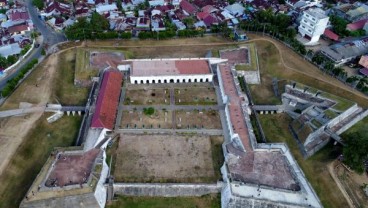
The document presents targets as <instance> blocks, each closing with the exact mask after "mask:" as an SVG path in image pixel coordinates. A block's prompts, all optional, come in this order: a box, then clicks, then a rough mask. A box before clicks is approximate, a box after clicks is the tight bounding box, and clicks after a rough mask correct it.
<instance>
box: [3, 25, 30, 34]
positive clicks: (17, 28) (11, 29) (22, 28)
mask: <svg viewBox="0 0 368 208" xmlns="http://www.w3.org/2000/svg"><path fill="white" fill-rule="evenodd" d="M25 30H28V26H27V25H15V26H11V27H9V28H8V31H9V33H15V32H22V31H25Z"/></svg>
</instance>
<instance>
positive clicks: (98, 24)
mask: <svg viewBox="0 0 368 208" xmlns="http://www.w3.org/2000/svg"><path fill="white" fill-rule="evenodd" d="M90 24H91V28H92V30H93V31H94V32H102V31H105V30H108V29H109V21H108V20H107V19H106V18H105V17H104V16H102V15H100V14H99V13H97V12H94V13H93V14H92V17H91V23H90Z"/></svg>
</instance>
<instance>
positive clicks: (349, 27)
mask: <svg viewBox="0 0 368 208" xmlns="http://www.w3.org/2000/svg"><path fill="white" fill-rule="evenodd" d="M367 21H368V19H363V20H359V21H357V22H353V23H350V24H347V25H346V29H347V30H350V31H355V30H359V29H363V27H364V25H365V23H366V22H367Z"/></svg>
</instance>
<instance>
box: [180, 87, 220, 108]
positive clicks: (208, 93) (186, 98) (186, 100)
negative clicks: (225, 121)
mask: <svg viewBox="0 0 368 208" xmlns="http://www.w3.org/2000/svg"><path fill="white" fill-rule="evenodd" d="M175 104H177V105H216V104H217V98H216V92H215V88H213V87H212V86H210V84H208V86H205V85H200V86H193V87H186V88H180V89H175Z"/></svg>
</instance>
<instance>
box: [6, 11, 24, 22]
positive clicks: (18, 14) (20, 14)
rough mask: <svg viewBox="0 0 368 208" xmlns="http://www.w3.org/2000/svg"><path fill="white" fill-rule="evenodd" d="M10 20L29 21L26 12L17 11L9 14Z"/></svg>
mask: <svg viewBox="0 0 368 208" xmlns="http://www.w3.org/2000/svg"><path fill="white" fill-rule="evenodd" d="M10 19H11V20H12V21H18V20H28V19H29V15H28V13H27V12H19V11H16V12H14V13H11V14H10Z"/></svg>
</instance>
